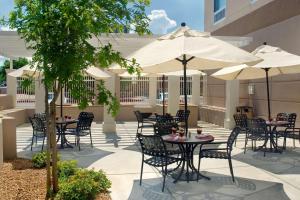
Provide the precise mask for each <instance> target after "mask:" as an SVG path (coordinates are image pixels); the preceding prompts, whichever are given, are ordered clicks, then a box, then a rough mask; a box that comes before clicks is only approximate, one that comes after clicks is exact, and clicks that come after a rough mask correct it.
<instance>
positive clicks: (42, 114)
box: [33, 113, 46, 122]
mask: <svg viewBox="0 0 300 200" xmlns="http://www.w3.org/2000/svg"><path fill="white" fill-rule="evenodd" d="M33 117H37V118H40V119H41V120H42V121H44V122H45V121H46V113H35V114H34V115H33Z"/></svg>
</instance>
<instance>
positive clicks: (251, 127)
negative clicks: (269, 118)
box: [247, 118, 268, 137]
mask: <svg viewBox="0 0 300 200" xmlns="http://www.w3.org/2000/svg"><path fill="white" fill-rule="evenodd" d="M247 129H248V133H249V134H251V135H255V136H258V137H259V136H261V137H265V135H266V134H268V129H267V124H266V120H264V119H262V118H255V119H249V120H248V128H247Z"/></svg>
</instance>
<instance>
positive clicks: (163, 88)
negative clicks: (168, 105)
mask: <svg viewBox="0 0 300 200" xmlns="http://www.w3.org/2000/svg"><path fill="white" fill-rule="evenodd" d="M162 91H163V115H165V114H166V111H165V75H163V76H162Z"/></svg>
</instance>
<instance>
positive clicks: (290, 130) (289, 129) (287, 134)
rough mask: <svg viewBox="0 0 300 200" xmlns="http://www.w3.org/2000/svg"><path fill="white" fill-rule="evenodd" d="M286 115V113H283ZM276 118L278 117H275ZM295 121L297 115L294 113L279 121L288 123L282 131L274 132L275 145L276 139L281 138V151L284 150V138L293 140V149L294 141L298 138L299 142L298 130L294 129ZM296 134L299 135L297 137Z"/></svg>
mask: <svg viewBox="0 0 300 200" xmlns="http://www.w3.org/2000/svg"><path fill="white" fill-rule="evenodd" d="M279 114H281V113H279ZM285 114H286V113H285ZM277 116H278V115H277ZM296 119H297V114H296V113H290V114H286V116H285V118H283V119H280V120H281V121H288V122H289V123H288V124H287V125H285V126H284V127H285V129H284V130H279V131H276V143H277V142H278V138H280V137H283V138H284V140H283V149H286V138H292V139H293V146H294V147H295V140H296V138H297V137H298V139H299V142H300V128H296V127H295V124H296ZM297 133H298V134H299V135H298V136H297Z"/></svg>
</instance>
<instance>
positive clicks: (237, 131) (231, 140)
mask: <svg viewBox="0 0 300 200" xmlns="http://www.w3.org/2000/svg"><path fill="white" fill-rule="evenodd" d="M240 132H241V128H240V127H235V128H234V129H233V130H232V131H231V133H230V135H229V137H228V140H227V148H228V149H229V150H230V151H231V150H232V146H233V143H234V141H235V140H236V138H237V136H238V135H239V134H240Z"/></svg>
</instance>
